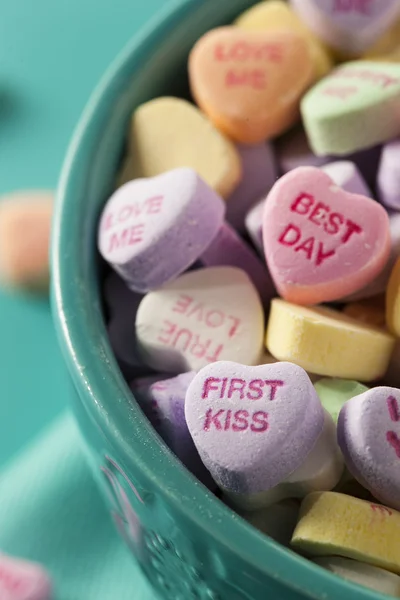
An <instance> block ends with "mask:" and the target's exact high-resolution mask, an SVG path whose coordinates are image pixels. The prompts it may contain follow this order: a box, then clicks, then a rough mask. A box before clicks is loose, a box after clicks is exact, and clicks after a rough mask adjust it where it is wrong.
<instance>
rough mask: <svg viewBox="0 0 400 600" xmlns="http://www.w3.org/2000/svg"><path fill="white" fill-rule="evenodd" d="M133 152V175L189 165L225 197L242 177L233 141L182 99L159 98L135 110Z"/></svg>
mask: <svg viewBox="0 0 400 600" xmlns="http://www.w3.org/2000/svg"><path fill="white" fill-rule="evenodd" d="M193 140H196V143H193ZM128 155H129V158H130V161H131V171H130V179H137V178H140V177H155V176H156V175H160V174H161V173H165V172H166V171H170V170H172V169H176V168H179V167H190V168H192V169H194V170H195V171H196V172H197V173H198V174H199V175H200V177H202V179H204V181H205V182H206V183H208V185H209V186H210V187H212V188H213V189H214V190H215V191H216V192H217V193H218V194H220V195H221V196H222V197H223V198H228V197H229V196H230V195H231V193H232V192H233V191H234V189H235V188H236V186H237V185H238V183H239V182H240V178H241V164H240V157H239V154H238V152H237V150H236V148H235V146H234V144H232V142H230V141H229V140H228V139H227V138H226V137H225V136H224V135H223V134H222V133H220V132H219V131H218V130H217V129H215V128H214V127H213V125H212V124H211V123H210V121H209V120H208V119H207V118H206V117H205V116H204V115H203V114H202V113H201V112H200V111H199V110H198V109H197V108H196V107H195V106H193V104H190V103H189V102H187V101H186V100H182V99H181V98H173V97H164V98H156V99H155V100H150V102H146V103H145V104H142V105H141V106H139V108H137V109H136V110H135V112H134V113H133V115H132V123H131V131H130V139H129V151H128ZM125 168H128V167H125Z"/></svg>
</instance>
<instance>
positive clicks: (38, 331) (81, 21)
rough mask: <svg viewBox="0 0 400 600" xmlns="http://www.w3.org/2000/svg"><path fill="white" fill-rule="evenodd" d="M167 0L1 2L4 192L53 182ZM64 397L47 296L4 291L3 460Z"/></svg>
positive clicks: (0, 163)
mask: <svg viewBox="0 0 400 600" xmlns="http://www.w3.org/2000/svg"><path fill="white" fill-rule="evenodd" d="M168 1H169V0H58V1H57V2H54V0H34V2H32V0H0V15H1V17H0V194H5V193H6V192H9V191H12V190H14V189H19V188H31V187H40V188H50V189H53V188H55V186H56V184H57V180H58V177H59V173H60V169H61V165H62V161H63V157H64V154H65V151H66V148H67V145H68V142H69V140H70V138H71V135H72V132H73V130H74V127H75V125H76V123H77V121H78V119H79V116H80V114H81V112H82V110H83V108H84V106H85V103H86V102H87V100H88V98H89V96H90V94H91V92H92V90H93V88H94V86H95V85H96V84H97V82H98V80H99V79H100V77H101V75H102V74H103V72H104V70H105V69H106V67H107V66H108V65H109V64H110V62H111V61H112V60H113V59H114V57H115V56H116V54H117V53H118V52H119V51H120V50H121V49H122V48H123V46H124V45H125V43H126V42H127V41H128V40H129V38H130V37H131V36H132V35H134V34H135V32H137V31H138V30H139V29H140V27H141V26H142V25H143V24H144V23H145V22H146V21H148V20H149V18H151V16H152V15H154V14H155V13H156V11H157V10H159V9H160V8H161V7H163V6H165V5H166V4H167V3H168ZM67 403H68V379H67V374H66V371H65V368H64V366H63V363H62V359H61V354H60V352H59V350H58V345H57V341H56V337H55V333H54V331H53V326H52V322H51V316H50V309H49V304H48V302H47V300H40V299H32V298H26V297H23V296H21V295H18V294H15V293H8V292H4V291H0V466H1V465H2V464H4V462H5V461H6V460H7V459H8V458H10V457H11V456H12V455H13V454H14V453H15V451H16V450H18V449H19V448H21V446H22V445H23V444H24V443H25V442H27V441H28V440H29V439H30V438H32V436H34V435H35V434H36V433H37V432H39V430H40V429H41V428H42V427H43V426H44V425H46V424H48V423H49V422H50V421H51V420H52V419H53V418H54V417H55V416H56V415H58V414H59V413H60V412H61V411H62V409H63V408H65V406H66V405H67Z"/></svg>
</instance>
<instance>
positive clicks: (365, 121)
mask: <svg viewBox="0 0 400 600" xmlns="http://www.w3.org/2000/svg"><path fill="white" fill-rule="evenodd" d="M399 102H400V65H398V64H393V63H384V62H382V63H378V62H368V61H355V62H350V63H347V64H344V65H341V66H340V67H338V68H337V69H335V70H334V71H332V73H331V74H330V75H328V76H327V77H325V78H324V79H322V80H321V81H320V82H319V83H317V84H316V85H315V86H314V87H313V88H312V89H311V90H310V91H309V92H308V93H307V94H306V95H305V96H304V97H303V99H302V101H301V113H302V116H303V123H304V126H305V128H306V132H307V135H308V139H309V142H310V145H311V148H312V149H313V151H314V152H315V153H316V154H321V155H325V154H335V155H342V154H349V153H351V152H356V151H357V150H362V149H364V148H369V147H371V146H374V145H376V144H380V143H382V142H385V141H387V140H389V139H392V138H393V137H395V136H396V135H397V134H399V133H400V112H399V110H398V106H399Z"/></svg>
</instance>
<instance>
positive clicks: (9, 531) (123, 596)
mask: <svg viewBox="0 0 400 600" xmlns="http://www.w3.org/2000/svg"><path fill="white" fill-rule="evenodd" d="M0 506H1V511H0V548H1V549H2V550H3V551H4V552H8V553H10V554H14V555H17V556H21V557H24V558H27V559H31V560H36V561H39V562H41V563H43V564H44V565H45V566H46V568H47V569H48V570H49V572H50V574H51V576H52V577H53V580H54V584H55V585H54V600H155V597H154V595H153V593H152V592H151V590H150V588H149V586H148V584H147V583H146V581H145V580H144V578H143V576H142V575H141V573H140V572H139V567H138V566H137V564H136V563H135V562H134V559H133V558H132V557H131V555H130V554H129V552H128V550H127V549H126V548H125V546H124V545H123V543H122V542H121V540H120V539H119V538H118V537H117V535H116V534H115V533H114V530H113V527H112V525H111V519H110V517H109V515H108V513H107V511H106V510H105V507H104V504H103V501H102V498H100V496H99V493H98V490H97V488H96V487H95V484H94V482H93V480H92V476H91V474H90V472H89V471H88V468H87V467H86V463H85V460H84V456H83V454H82V450H81V448H80V436H79V433H78V431H77V428H76V425H75V423H74V421H73V419H72V417H71V416H69V415H68V414H67V415H64V416H62V417H60V418H59V419H58V420H57V421H56V422H55V423H54V424H53V425H52V426H51V427H50V428H49V429H48V430H46V432H45V433H43V434H42V435H41V436H40V437H39V438H38V439H37V440H36V441H34V442H33V443H31V444H30V445H29V447H27V448H26V449H25V450H24V451H23V452H22V453H21V454H20V455H19V456H18V457H16V458H15V459H14V460H13V461H11V463H9V465H8V467H7V468H6V469H4V470H3V472H2V474H1V475H0Z"/></svg>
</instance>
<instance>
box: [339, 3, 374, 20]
mask: <svg viewBox="0 0 400 600" xmlns="http://www.w3.org/2000/svg"><path fill="white" fill-rule="evenodd" d="M370 9H371V0H334V5H333V10H332V12H333V13H336V12H358V13H360V14H363V15H366V16H372V14H371V12H370Z"/></svg>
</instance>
